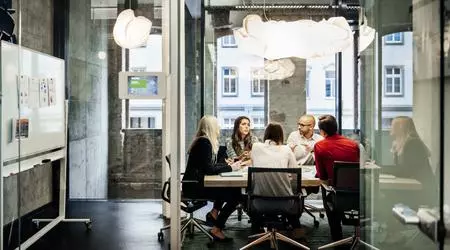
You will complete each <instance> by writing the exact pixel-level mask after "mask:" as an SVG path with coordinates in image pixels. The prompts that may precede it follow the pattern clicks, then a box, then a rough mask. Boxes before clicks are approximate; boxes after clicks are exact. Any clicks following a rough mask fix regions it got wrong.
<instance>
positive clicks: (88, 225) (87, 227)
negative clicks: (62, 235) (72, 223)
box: [84, 221, 92, 230]
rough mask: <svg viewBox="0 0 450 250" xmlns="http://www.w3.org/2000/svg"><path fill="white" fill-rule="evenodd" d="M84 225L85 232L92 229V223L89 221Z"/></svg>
mask: <svg viewBox="0 0 450 250" xmlns="http://www.w3.org/2000/svg"><path fill="white" fill-rule="evenodd" d="M84 225H85V226H86V230H91V229H92V222H91V221H87V222H85V223H84Z"/></svg>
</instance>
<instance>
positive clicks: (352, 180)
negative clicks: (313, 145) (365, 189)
mask: <svg viewBox="0 0 450 250" xmlns="http://www.w3.org/2000/svg"><path fill="white" fill-rule="evenodd" d="M333 174H334V183H330V184H331V186H327V185H322V188H323V189H324V191H325V193H326V194H328V193H330V192H331V193H334V197H335V199H334V204H332V206H333V208H332V209H334V210H336V211H338V213H339V214H341V221H342V225H347V226H354V234H353V235H352V236H351V237H348V238H345V239H342V240H339V241H336V242H332V243H330V244H327V245H324V246H321V247H319V249H325V248H330V247H335V246H340V245H344V244H351V248H350V249H355V248H356V246H357V245H358V244H362V245H364V246H365V247H368V248H370V249H377V248H375V247H373V246H371V245H369V244H367V243H365V242H364V241H362V240H361V239H360V223H361V221H364V219H363V218H362V216H360V211H361V209H360V176H361V174H363V171H360V167H359V162H338V161H336V162H334V167H333ZM324 205H325V206H328V205H327V204H324Z"/></svg>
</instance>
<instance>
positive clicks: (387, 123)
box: [381, 118, 394, 129]
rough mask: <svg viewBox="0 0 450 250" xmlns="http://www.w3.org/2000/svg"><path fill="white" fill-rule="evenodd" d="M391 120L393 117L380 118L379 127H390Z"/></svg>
mask: <svg viewBox="0 0 450 250" xmlns="http://www.w3.org/2000/svg"><path fill="white" fill-rule="evenodd" d="M392 120H394V118H382V119H381V127H382V129H390V128H391V124H392Z"/></svg>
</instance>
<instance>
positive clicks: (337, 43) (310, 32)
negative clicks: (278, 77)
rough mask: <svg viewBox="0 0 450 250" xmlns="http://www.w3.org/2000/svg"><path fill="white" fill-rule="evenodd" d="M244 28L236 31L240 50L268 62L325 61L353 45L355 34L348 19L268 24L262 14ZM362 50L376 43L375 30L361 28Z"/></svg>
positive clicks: (247, 19) (247, 21) (246, 22)
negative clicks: (285, 60)
mask: <svg viewBox="0 0 450 250" xmlns="http://www.w3.org/2000/svg"><path fill="white" fill-rule="evenodd" d="M242 26H243V27H242V28H239V29H237V30H234V36H235V40H236V43H237V45H238V48H240V49H242V50H244V51H246V52H247V53H249V54H253V55H257V56H260V57H263V58H266V59H268V60H276V59H281V58H288V57H299V58H304V59H311V58H321V57H326V56H329V55H333V54H335V53H337V52H342V51H344V50H346V49H348V48H350V47H351V46H352V44H353V33H352V30H351V28H350V25H349V24H348V22H347V20H346V19H345V18H344V17H331V18H329V19H328V20H322V21H320V22H316V21H313V20H306V19H305V20H297V21H293V22H286V21H267V22H263V20H262V19H261V17H260V16H259V15H254V14H252V15H248V16H246V17H245V18H244V21H243V25H242ZM361 28H362V30H361V36H360V42H361V46H360V48H361V50H360V51H362V50H363V49H365V48H367V46H368V45H369V44H370V43H371V42H372V41H373V38H374V36H375V31H374V29H372V28H370V27H368V26H367V25H366V26H362V27H361Z"/></svg>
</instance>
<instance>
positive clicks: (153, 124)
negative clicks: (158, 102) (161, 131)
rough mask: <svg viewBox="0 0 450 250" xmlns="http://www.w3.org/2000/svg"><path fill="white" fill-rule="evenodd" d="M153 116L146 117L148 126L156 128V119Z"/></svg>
mask: <svg viewBox="0 0 450 250" xmlns="http://www.w3.org/2000/svg"><path fill="white" fill-rule="evenodd" d="M155 120H156V119H155V117H149V118H148V128H156V121H155Z"/></svg>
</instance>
